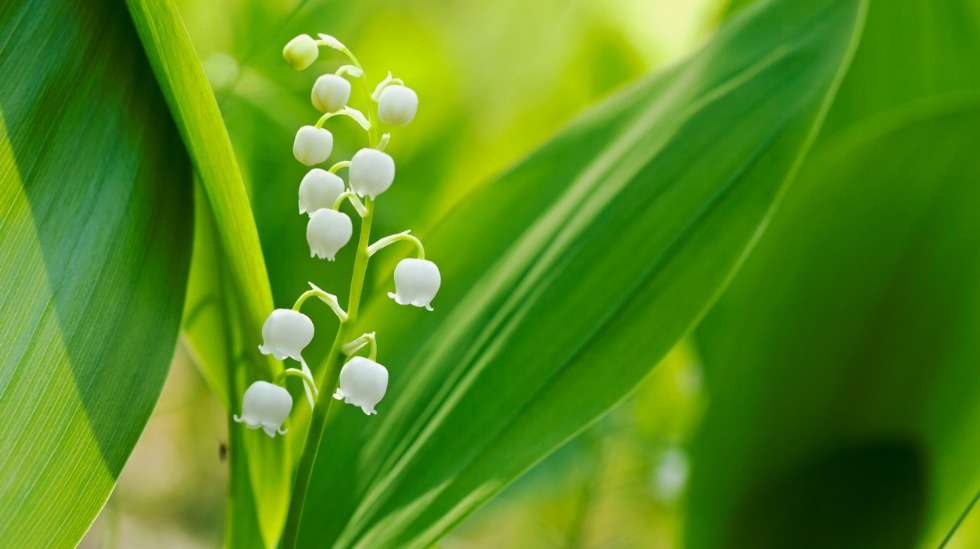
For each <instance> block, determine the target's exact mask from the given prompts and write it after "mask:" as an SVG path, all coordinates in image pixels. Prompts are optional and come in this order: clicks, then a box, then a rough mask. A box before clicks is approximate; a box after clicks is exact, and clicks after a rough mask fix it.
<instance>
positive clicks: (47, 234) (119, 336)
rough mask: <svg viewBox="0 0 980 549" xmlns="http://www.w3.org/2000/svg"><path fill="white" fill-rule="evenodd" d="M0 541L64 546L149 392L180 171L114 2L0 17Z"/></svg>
mask: <svg viewBox="0 0 980 549" xmlns="http://www.w3.org/2000/svg"><path fill="white" fill-rule="evenodd" d="M0 37H2V39H0V74H2V75H3V78H2V79H0V288H2V290H0V318H2V319H3V321H2V322H0V433H2V435H0V545H2V546H3V547H71V546H74V545H75V544H77V543H78V541H79V540H80V539H81V537H82V535H83V534H84V533H85V531H86V530H87V529H88V527H89V525H90V524H91V523H92V520H93V519H94V518H95V516H96V514H97V513H98V512H99V509H101V507H102V505H103V504H104V503H105V501H106V499H107V498H108V497H109V494H110V492H111V491H112V488H113V485H114V484H115V480H116V478H117V476H118V475H119V472H120V470H121V469H122V467H123V464H124V462H125V461H126V459H127V457H128V456H129V454H130V452H131V451H132V449H133V446H134V445H135V443H136V440H137V438H138V437H139V435H140V433H141V431H142V430H143V427H144V425H145V424H146V421H147V419H148V418H149V415H150V411H151V410H152V408H153V405H154V403H155V402H156V400H157V397H158V396H159V394H160V390H161V387H162V385H163V381H164V378H165V377H166V374H167V368H168V365H169V362H170V359H171V356H172V355H173V350H174V345H175V342H176V338H177V330H178V327H179V323H180V317H181V306H182V304H183V300H184V288H185V284H186V280H187V269H188V262H189V258H190V244H191V230H192V217H191V213H192V209H191V208H192V202H191V192H190V191H191V186H190V181H191V179H190V174H191V169H190V164H189V161H188V158H187V155H186V154H185V152H184V148H183V146H182V145H181V143H180V139H179V136H178V133H177V128H176V127H175V126H174V124H173V122H172V120H171V119H170V116H169V115H168V114H167V111H166V104H165V103H164V99H163V97H162V96H161V94H160V92H159V90H158V88H157V86H156V83H155V82H154V80H153V75H152V73H151V71H150V66H149V64H148V62H147V59H146V58H145V57H144V55H143V53H142V50H141V49H140V48H139V38H138V37H137V35H136V33H135V32H134V31H133V28H132V24H131V23H130V21H129V17H128V15H127V13H126V10H125V8H124V7H122V6H120V5H117V4H115V3H112V2H103V1H91V2H26V1H10V2H4V3H3V4H0Z"/></svg>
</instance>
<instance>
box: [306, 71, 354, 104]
mask: <svg viewBox="0 0 980 549" xmlns="http://www.w3.org/2000/svg"><path fill="white" fill-rule="evenodd" d="M348 99H350V82H348V81H347V79H346V78H344V77H343V76H337V75H336V74H324V75H323V76H321V77H320V78H317V79H316V82H315V83H314V84H313V91H311V92H310V101H312V102H313V106H314V107H315V108H316V110H318V111H320V112H337V111H339V110H340V109H342V108H344V107H345V106H346V105H347V100H348Z"/></svg>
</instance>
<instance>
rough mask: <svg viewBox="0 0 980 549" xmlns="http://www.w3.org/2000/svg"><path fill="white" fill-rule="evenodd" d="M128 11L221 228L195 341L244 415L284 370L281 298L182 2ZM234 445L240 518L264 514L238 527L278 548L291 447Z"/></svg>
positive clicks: (201, 269)
mask: <svg viewBox="0 0 980 549" xmlns="http://www.w3.org/2000/svg"><path fill="white" fill-rule="evenodd" d="M127 3H128V5H129V9H130V12H131V14H132V17H133V20H134V21H135V23H136V29H137V31H138V32H139V35H140V38H141V39H142V41H143V45H144V47H145V49H146V51H147V53H148V55H149V58H150V62H151V64H152V66H153V69H154V72H155V73H156V76H157V80H158V81H159V83H160V86H161V88H162V89H163V91H164V95H165V96H166V98H167V102H168V104H169V105H170V111H171V113H172V115H173V117H174V119H175V120H176V121H177V125H178V127H179V128H180V132H181V135H182V136H183V139H184V143H185V144H186V146H187V149H188V151H189V152H190V155H191V158H192V160H193V161H194V167H195V170H196V173H197V176H198V178H199V180H200V183H201V185H200V186H201V188H202V189H203V193H202V194H203V195H204V196H205V197H206V203H207V206H208V209H209V210H210V216H211V217H212V218H213V221H214V223H213V225H211V224H210V223H208V226H209V227H212V230H213V233H212V234H211V235H210V236H208V235H199V236H198V239H197V243H198V244H200V247H199V248H198V249H197V250H196V252H195V261H194V266H193V272H192V275H191V277H192V285H191V289H190V296H189V301H188V311H189V315H193V316H189V318H188V329H187V333H186V336H187V340H188V342H189V344H190V347H191V348H192V350H193V352H194V354H195V356H196V358H197V359H198V362H199V363H200V364H201V365H202V366H201V369H202V371H204V372H205V376H206V378H207V379H208V380H209V381H210V383H211V385H212V386H213V387H215V388H216V389H217V391H218V393H219V395H220V396H221V397H222V398H223V399H224V400H225V402H227V403H230V408H231V410H230V411H231V412H238V411H240V404H239V400H240V398H241V396H240V395H242V394H243V392H244V389H245V387H247V386H248V384H250V383H251V382H253V381H255V380H257V379H265V380H272V379H273V378H274V376H275V374H276V373H277V372H278V371H279V369H280V366H279V365H278V364H276V363H275V362H273V361H270V360H266V359H265V357H262V356H261V355H259V353H258V350H257V346H258V344H259V335H260V329H261V326H262V323H263V322H264V320H265V317H266V316H267V315H268V314H269V312H270V311H271V310H272V292H271V290H270V288H269V281H268V275H267V273H266V268H265V262H264V260H263V256H262V248H261V246H260V243H259V237H258V231H257V230H256V227H255V222H254V219H253V217H252V210H251V206H250V204H249V198H248V194H247V191H246V188H245V185H244V183H243V182H242V177H241V174H240V172H239V170H238V164H237V161H236V159H235V154H234V151H233V150H232V146H231V142H230V141H229V139H228V133H227V130H226V129H225V126H224V123H223V121H222V119H221V113H220V111H219V110H218V104H217V102H216V101H215V98H214V94H213V92H212V90H211V87H210V85H209V84H208V81H207V79H206V77H205V75H204V70H203V68H202V67H201V63H200V61H199V60H198V57H197V55H196V53H195V52H194V48H193V46H192V44H191V42H190V38H189V37H188V35H187V31H186V29H185V28H184V25H183V22H182V21H181V19H180V14H179V13H178V12H177V9H176V7H175V6H174V4H173V2H172V1H170V0H167V1H149V0H130V1H128V2H127ZM203 215H206V214H205V213H204V212H203V210H202V211H199V217H201V216H203ZM229 391H230V392H229ZM232 427H234V428H238V429H243V427H241V426H236V425H232ZM231 440H232V441H233V442H240V443H241V444H237V443H236V445H235V446H233V447H232V448H231V451H232V452H233V453H247V454H248V457H247V460H242V461H239V462H236V463H244V462H246V461H247V463H248V470H249V475H248V477H249V478H250V479H251V486H250V489H244V488H242V489H239V490H238V491H237V493H238V494H252V495H254V501H253V502H251V504H249V503H247V502H234V504H233V505H232V509H233V510H234V509H240V508H248V507H249V506H250V505H254V509H255V513H254V514H251V513H250V514H248V516H245V517H242V516H236V517H234V518H233V519H232V521H231V522H238V521H243V520H244V521H247V520H249V518H252V519H258V520H259V525H258V526H259V530H260V531H261V533H262V538H263V540H264V543H265V545H267V546H271V545H274V544H275V542H276V540H277V538H278V535H279V529H280V528H281V524H282V521H283V518H284V516H285V510H286V504H287V502H288V497H289V488H288V487H289V472H288V470H289V446H287V445H284V444H280V443H279V441H276V440H272V439H269V438H268V437H266V436H265V435H264V434H262V433H261V432H258V431H249V432H246V433H242V434H241V436H240V437H239V436H232V437H231ZM235 478H239V479H242V478H244V476H241V475H237V474H236V476H235ZM244 530H245V531H250V530H251V527H245V528H244ZM256 541H258V540H256Z"/></svg>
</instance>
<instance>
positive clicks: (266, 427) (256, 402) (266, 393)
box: [234, 381, 293, 438]
mask: <svg viewBox="0 0 980 549" xmlns="http://www.w3.org/2000/svg"><path fill="white" fill-rule="evenodd" d="M292 408H293V397H291V396H289V391H287V390H286V389H283V388H282V387H280V386H278V385H273V384H272V383H268V382H265V381H256V382H255V383H253V384H251V385H250V386H249V387H248V389H247V390H246V391H245V396H244V397H242V415H240V416H234V419H235V421H236V422H238V423H244V424H245V426H246V427H248V428H249V429H258V428H259V427H261V428H262V430H263V431H265V434H267V435H269V436H270V437H273V438H275V436H276V434H277V433H278V434H280V435H284V434H286V429H282V423H283V422H284V421H286V418H288V417H289V411H290V410H292Z"/></svg>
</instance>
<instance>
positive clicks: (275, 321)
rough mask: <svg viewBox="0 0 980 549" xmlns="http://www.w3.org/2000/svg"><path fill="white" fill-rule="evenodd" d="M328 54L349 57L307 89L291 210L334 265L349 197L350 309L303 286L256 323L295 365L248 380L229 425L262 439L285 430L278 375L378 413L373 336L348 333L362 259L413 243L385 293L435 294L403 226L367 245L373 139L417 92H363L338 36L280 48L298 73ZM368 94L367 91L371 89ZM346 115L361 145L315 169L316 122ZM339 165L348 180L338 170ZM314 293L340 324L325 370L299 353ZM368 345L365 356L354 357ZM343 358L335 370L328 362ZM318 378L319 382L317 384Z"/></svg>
mask: <svg viewBox="0 0 980 549" xmlns="http://www.w3.org/2000/svg"><path fill="white" fill-rule="evenodd" d="M321 46H323V47H327V48H330V49H333V50H336V51H338V52H340V53H341V54H343V55H344V56H346V57H347V58H348V59H349V60H350V64H346V65H342V66H340V67H339V68H338V69H336V71H334V72H333V73H329V74H324V75H322V76H320V77H318V78H317V79H316V81H315V82H314V84H313V88H312V90H311V92H310V102H311V103H312V105H313V108H315V109H316V110H318V111H320V112H321V113H323V114H322V116H320V118H319V120H317V122H316V123H315V124H314V125H307V126H303V127H301V128H299V130H298V131H297V132H296V137H295V139H294V140H293V156H294V157H295V158H296V160H297V161H299V162H300V163H302V164H303V165H305V166H309V167H310V168H311V169H310V170H309V171H308V172H307V173H306V175H304V176H303V179H302V180H301V181H300V184H299V214H300V215H306V216H308V221H307V225H306V240H307V243H308V244H309V247H310V257H316V258H319V259H326V260H327V261H334V260H335V259H336V257H337V254H338V253H339V252H340V251H341V250H342V249H343V248H344V247H345V246H347V245H348V244H349V243H350V241H351V238H352V236H353V234H354V223H353V221H352V219H351V216H349V215H348V214H347V213H345V212H343V211H342V210H341V207H342V206H343V205H344V204H345V203H349V204H350V206H351V208H352V209H353V210H354V212H355V213H356V214H357V215H358V216H359V217H360V220H361V221H360V230H361V238H359V239H358V250H357V251H356V254H355V263H354V273H353V278H352V280H351V288H350V297H349V299H348V309H347V310H345V309H344V308H343V307H341V305H340V301H339V299H338V298H337V296H335V295H333V294H330V293H327V292H325V291H323V290H321V289H320V288H318V287H317V286H316V285H314V284H313V283H310V290H307V291H306V292H304V293H303V294H302V295H300V296H299V298H298V299H297V300H296V302H295V303H294V304H293V307H292V308H291V309H276V310H274V311H272V313H271V314H270V315H269V317H268V318H267V319H266V321H265V324H264V325H263V326H262V339H263V343H262V345H260V346H259V351H260V352H261V353H262V354H265V355H271V356H273V357H275V358H276V359H279V360H285V359H287V358H289V359H292V360H294V361H296V362H298V363H299V364H300V368H299V369H296V368H288V369H286V370H284V371H283V373H282V374H281V375H280V376H279V379H278V380H277V383H269V382H266V381H256V382H254V383H253V384H252V385H251V386H250V387H249V388H248V390H247V391H246V392H245V396H244V398H243V399H242V414H241V416H235V417H234V419H235V421H238V422H241V423H244V424H245V425H246V426H247V427H249V428H251V429H258V428H260V427H261V428H262V429H263V430H264V431H265V433H266V434H268V435H269V436H270V437H274V436H275V435H276V434H277V433H278V434H284V433H285V432H286V430H285V429H283V428H282V423H283V422H284V421H285V420H286V418H288V416H289V413H290V411H291V409H292V397H291V396H290V395H289V392H288V391H286V389H285V388H283V387H282V382H283V379H284V378H285V377H286V376H296V377H299V378H301V379H302V380H303V386H304V390H305V393H306V397H307V399H308V400H309V403H310V406H313V407H319V406H326V405H327V404H328V403H329V400H328V399H324V400H321V399H320V398H319V395H320V392H321V389H324V388H326V389H329V390H330V391H331V392H332V396H333V398H335V399H337V400H342V401H343V402H345V403H347V404H352V405H354V406H357V407H359V408H360V409H361V410H363V411H364V413H365V414H367V415H373V414H376V413H377V412H376V410H375V407H376V406H377V404H378V402H380V401H381V399H382V398H384V396H385V393H386V392H387V390H388V370H387V369H386V368H385V367H384V366H382V365H381V364H379V363H378V362H377V352H378V345H377V338H376V336H375V333H374V332H370V333H365V334H361V335H360V336H357V337H351V335H350V334H348V329H349V327H350V326H351V325H352V324H353V322H354V317H355V316H356V311H357V309H358V304H359V302H360V298H361V295H360V294H361V288H362V287H363V279H364V273H365V271H366V269H367V261H368V259H369V258H370V257H371V256H373V255H374V254H376V253H377V252H378V251H380V250H381V249H383V248H385V247H387V246H389V245H391V244H394V243H396V242H400V241H408V242H411V243H412V244H414V246H415V250H416V257H410V258H405V259H402V260H401V261H400V262H399V263H398V264H397V265H396V267H395V271H394V286H395V291H394V292H389V293H388V296H389V297H391V299H393V300H394V301H395V303H397V304H399V305H412V306H414V307H420V308H424V309H427V310H430V311H431V310H432V306H431V303H432V299H433V298H434V297H435V295H436V293H437V292H438V291H439V286H440V284H441V278H440V274H439V268H438V267H437V266H436V264H435V263H433V262H431V261H429V260H427V259H425V249H424V247H423V246H422V242H421V241H420V240H419V239H417V238H415V237H414V236H412V235H411V234H410V233H409V231H404V232H401V233H397V234H393V235H390V236H386V237H384V238H380V239H378V240H377V241H376V242H374V243H373V244H370V245H368V244H367V243H368V242H369V241H370V226H371V219H372V217H373V213H374V206H375V202H376V200H377V199H378V197H379V196H380V195H381V194H383V193H384V192H385V191H387V190H388V189H389V188H390V187H391V185H392V184H393V183H394V181H395V161H394V159H393V158H392V157H391V156H390V155H389V154H388V153H386V152H385V148H386V147H387V145H388V142H389V140H390V137H391V135H390V133H384V134H381V135H380V136H379V130H378V128H379V126H381V127H394V126H404V125H406V124H408V123H410V122H411V121H412V120H413V119H414V118H415V114H416V112H417V111H418V104H419V100H418V96H417V95H416V94H415V91H413V90H412V89H411V88H409V87H407V86H405V83H404V82H403V81H402V80H401V79H399V78H395V77H393V76H392V74H391V73H390V72H389V73H388V75H387V76H386V77H385V78H384V79H383V80H381V82H379V83H378V84H377V86H376V87H375V88H374V90H373V92H370V88H369V87H368V86H367V84H366V79H367V76H366V75H365V72H364V69H363V68H362V67H361V65H360V63H359V62H358V60H357V58H356V57H355V56H354V54H353V53H351V51H350V50H349V49H348V48H347V47H346V46H344V45H343V44H342V43H341V42H340V41H338V40H337V39H336V38H334V37H332V36H329V35H326V34H320V35H319V39H314V38H313V37H312V36H309V35H306V34H303V35H300V36H297V37H296V38H293V39H292V40H290V41H289V43H288V44H286V47H285V48H284V49H283V57H284V58H285V60H286V62H287V63H289V64H290V65H291V66H292V67H293V68H295V69H296V70H305V69H306V68H308V67H310V66H311V65H313V63H314V62H315V61H316V60H317V58H318V57H319V54H320V47H321ZM352 83H356V84H358V85H359V87H360V88H361V89H362V90H363V95H364V99H367V100H369V103H370V107H369V109H367V112H368V116H365V115H364V113H363V112H362V111H360V110H358V109H355V108H353V107H351V106H350V105H349V102H350V99H351V92H352ZM369 92H370V93H369ZM337 116H342V117H346V118H349V119H350V120H352V121H353V122H355V123H356V124H357V125H359V126H360V127H361V128H362V129H363V130H364V131H365V132H366V133H367V136H368V140H367V146H366V147H364V148H362V149H360V150H358V151H357V152H356V153H355V154H354V155H353V156H352V157H351V159H350V160H342V161H340V162H337V163H335V164H333V165H332V166H331V167H330V168H329V169H322V168H318V167H315V166H317V165H319V164H323V163H325V162H326V161H327V160H328V159H329V158H330V156H331V154H332V153H333V145H334V139H333V134H332V133H331V132H330V130H328V129H326V128H325V127H324V125H325V124H326V122H327V121H328V120H330V119H331V118H333V117H337ZM344 169H346V170H347V175H348V177H347V182H346V183H345V182H344V180H343V178H342V177H341V176H340V175H338V172H340V171H341V170H344ZM311 297H316V298H318V299H319V300H320V301H322V302H323V303H325V304H327V305H328V306H329V307H330V309H331V310H332V311H333V312H334V314H335V315H336V316H337V319H338V321H339V327H338V330H337V336H336V338H335V341H334V345H333V348H332V349H331V351H330V355H328V357H327V360H326V361H325V364H326V367H325V369H324V371H323V372H317V373H314V372H313V371H312V370H311V369H310V367H309V366H308V365H307V363H306V361H305V360H304V359H303V350H304V349H305V348H306V346H307V345H309V344H310V342H311V341H312V340H313V337H314V332H315V328H314V325H313V321H312V320H310V318H309V317H308V316H306V315H305V314H303V313H302V312H300V309H301V307H302V305H303V303H304V302H305V301H306V300H307V299H309V298H311ZM364 350H366V351H367V356H366V357H365V356H358V353H360V352H362V351H364ZM341 361H344V363H343V366H342V367H341V368H340V371H339V373H338V372H337V371H336V368H334V367H332V366H333V364H338V365H339V364H340V362H341ZM318 380H319V382H318Z"/></svg>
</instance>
